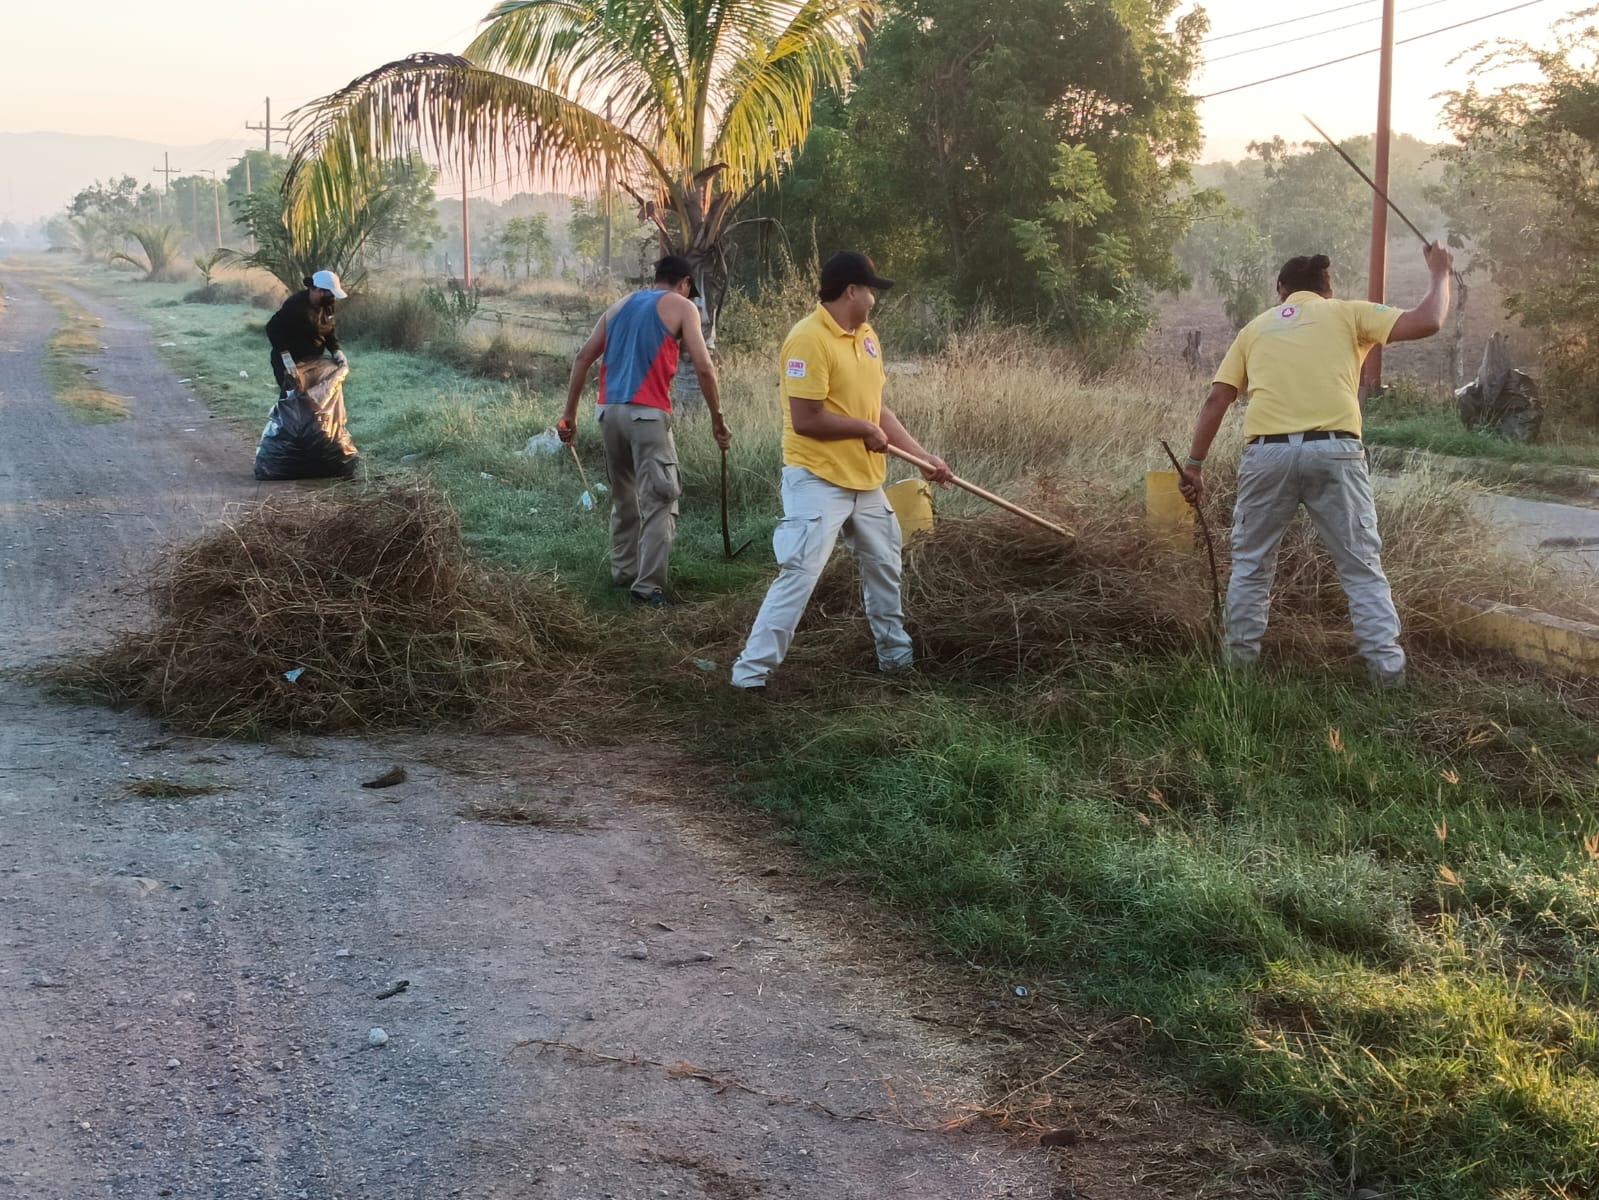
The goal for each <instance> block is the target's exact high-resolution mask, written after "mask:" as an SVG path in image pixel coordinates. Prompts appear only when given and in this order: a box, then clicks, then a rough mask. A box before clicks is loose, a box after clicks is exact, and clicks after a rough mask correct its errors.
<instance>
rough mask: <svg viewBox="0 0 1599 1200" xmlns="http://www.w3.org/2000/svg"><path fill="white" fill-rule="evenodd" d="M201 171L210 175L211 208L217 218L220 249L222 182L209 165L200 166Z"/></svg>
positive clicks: (219, 247) (219, 246) (218, 246)
mask: <svg viewBox="0 0 1599 1200" xmlns="http://www.w3.org/2000/svg"><path fill="white" fill-rule="evenodd" d="M201 173H202V174H205V175H209V176H211V210H212V214H213V215H214V216H215V217H216V219H217V249H218V250H220V249H222V182H221V180H220V179H218V177H217V173H216V172H215V171H213V170H212V169H211V168H210V167H202V168H201Z"/></svg>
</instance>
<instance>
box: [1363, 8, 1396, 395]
mask: <svg viewBox="0 0 1599 1200" xmlns="http://www.w3.org/2000/svg"><path fill="white" fill-rule="evenodd" d="M1377 70H1378V76H1377V141H1376V147H1375V151H1376V162H1375V163H1374V164H1373V165H1374V166H1375V168H1376V169H1375V171H1374V172H1373V177H1374V178H1375V179H1376V181H1377V190H1378V194H1377V195H1375V196H1373V197H1372V201H1371V264H1370V267H1369V269H1368V271H1367V275H1366V299H1368V300H1372V301H1375V302H1376V303H1378V304H1382V303H1384V302H1386V301H1387V299H1388V204H1387V201H1385V200H1384V199H1383V196H1384V195H1385V194H1386V193H1387V191H1388V144H1389V139H1390V131H1391V127H1390V124H1389V116H1390V113H1391V110H1392V108H1393V99H1394V0H1382V61H1381V65H1380V66H1379V67H1378V69H1377ZM1381 389H1382V347H1381V346H1373V347H1372V349H1371V353H1370V354H1369V355H1367V356H1366V365H1365V366H1364V367H1363V368H1361V372H1360V398H1361V399H1362V400H1365V399H1367V398H1368V397H1370V396H1372V395H1373V394H1374V393H1376V392H1378V391H1380V390H1381Z"/></svg>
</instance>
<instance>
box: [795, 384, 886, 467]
mask: <svg viewBox="0 0 1599 1200" xmlns="http://www.w3.org/2000/svg"><path fill="white" fill-rule="evenodd" d="M788 414H789V417H790V418H791V419H792V420H793V422H794V432H795V433H797V434H799V435H800V436H801V437H808V438H815V439H816V440H817V441H819V442H842V441H846V440H848V439H849V438H860V439H861V440H862V441H863V442H865V443H866V448H867V449H868V450H875V451H877V452H878V453H879V454H881V453H882V452H883V448H884V447H885V446H887V445H888V437H887V435H886V434H885V433H884V432H883V430H882V429H881V428H880V427H879V426H877V425H875V424H873V423H872V422H871V421H863V420H861V419H860V418H858V417H846V416H843V415H842V414H840V413H834V412H828V411H827V409H826V407H825V406H824V405H823V402H822V401H820V400H801V399H800V398H799V397H797V396H794V397H790V399H789V402H788Z"/></svg>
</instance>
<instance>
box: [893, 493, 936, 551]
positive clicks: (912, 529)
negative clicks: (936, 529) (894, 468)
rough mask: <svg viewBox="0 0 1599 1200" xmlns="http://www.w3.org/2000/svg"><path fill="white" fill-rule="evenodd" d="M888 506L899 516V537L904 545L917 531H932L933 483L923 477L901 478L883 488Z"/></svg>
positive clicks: (907, 543) (908, 542)
mask: <svg viewBox="0 0 1599 1200" xmlns="http://www.w3.org/2000/svg"><path fill="white" fill-rule="evenodd" d="M883 495H885V496H887V497H888V506H889V507H890V508H892V509H893V510H894V515H895V516H896V517H898V518H899V532H900V537H901V538H903V539H904V541H905V543H906V545H909V544H910V541H911V539H912V538H913V537H915V536H916V535H917V534H918V533H931V532H933V485H932V484H930V483H928V482H927V481H926V480H925V479H902V480H901V481H900V482H898V483H896V484H894V485H893V486H892V487H886V488H884V489H883Z"/></svg>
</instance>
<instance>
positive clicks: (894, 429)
mask: <svg viewBox="0 0 1599 1200" xmlns="http://www.w3.org/2000/svg"><path fill="white" fill-rule="evenodd" d="M879 424H881V425H882V427H883V433H884V434H885V435H886V436H887V437H888V444H889V445H890V446H895V447H897V448H898V449H900V450H903V451H905V452H906V453H907V454H914V455H915V456H916V457H917V458H920V459H922V460H923V461H925V462H928V463H931V464H932V465H933V467H934V470H933V472H932V473H931V474H928V472H926V471H923V472H922V474H923V475H926V476H927V478H928V479H930V480H932V481H933V482H934V483H943V484H947V483H949V481H950V477H951V476H952V475H953V474H954V473H953V472H952V471H951V470H950V469H949V464H948V463H946V462H945V461H944V460H943V459H941V458H939V457H938V455H936V454H929V453H928V452H927V451H926V450H925V449H923V448H922V444H921V443H920V442H918V441H917V440H916V439H915V438H913V437H912V436H911V435H910V431H909V430H907V429H906V428H905V426H904V425H902V424H900V419H899V418H898V417H896V416H895V415H894V412H893V410H892V409H890V408H889V407H888V406H887V405H886V404H885V405H884V406H883V415H882V417H881V418H880V419H879Z"/></svg>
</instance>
